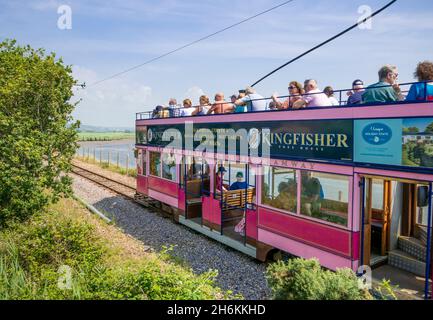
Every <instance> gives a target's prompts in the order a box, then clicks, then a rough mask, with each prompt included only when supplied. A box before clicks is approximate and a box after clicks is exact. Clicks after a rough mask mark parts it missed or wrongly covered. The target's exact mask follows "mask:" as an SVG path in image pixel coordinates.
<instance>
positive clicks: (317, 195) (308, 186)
mask: <svg viewBox="0 0 433 320" xmlns="http://www.w3.org/2000/svg"><path fill="white" fill-rule="evenodd" d="M302 197H303V198H304V199H305V200H304V201H305V202H304V208H303V210H302V212H303V214H305V215H307V216H312V215H313V213H318V212H320V210H321V209H322V200H323V199H324V198H325V195H324V192H323V187H322V184H321V183H320V180H319V179H317V178H313V175H312V173H311V172H303V173H302Z"/></svg>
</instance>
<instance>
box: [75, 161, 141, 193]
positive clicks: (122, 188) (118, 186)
mask: <svg viewBox="0 0 433 320" xmlns="http://www.w3.org/2000/svg"><path fill="white" fill-rule="evenodd" d="M72 173H73V174H75V175H77V176H80V177H82V178H84V179H87V180H89V181H92V182H94V183H96V184H98V185H100V186H102V187H104V188H106V189H109V190H110V191H113V192H114V193H117V194H119V195H121V196H124V197H125V198H128V199H130V200H136V190H135V187H132V186H130V185H127V184H125V183H122V182H119V181H116V180H113V179H110V178H108V177H106V176H103V175H100V174H98V173H96V172H93V171H90V170H87V169H85V168H82V167H80V166H77V165H75V164H73V165H72Z"/></svg>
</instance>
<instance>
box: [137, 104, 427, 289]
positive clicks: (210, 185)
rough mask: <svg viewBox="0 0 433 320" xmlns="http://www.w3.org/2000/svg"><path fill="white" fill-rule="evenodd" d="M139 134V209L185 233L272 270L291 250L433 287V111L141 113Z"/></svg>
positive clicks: (414, 107)
mask: <svg viewBox="0 0 433 320" xmlns="http://www.w3.org/2000/svg"><path fill="white" fill-rule="evenodd" d="M136 129H137V145H136V149H137V161H138V170H139V175H138V179H137V195H138V198H140V197H141V198H142V197H145V198H150V199H153V200H155V201H157V202H159V203H160V204H161V206H162V207H163V208H165V210H166V211H168V212H170V213H171V214H173V218H174V219H175V221H177V222H179V223H180V224H183V225H185V226H187V227H189V228H191V229H193V230H195V231H197V232H200V233H202V234H204V235H205V236H207V237H210V238H212V239H214V240H216V241H219V242H221V243H224V244H225V245H227V246H230V247H232V248H234V249H236V250H239V251H241V252H243V253H245V254H247V255H249V256H251V257H254V258H256V259H258V260H260V261H265V260H266V259H267V258H268V257H269V255H270V254H272V253H274V252H275V251H276V250H280V251H283V252H287V253H289V254H291V255H295V256H299V257H302V258H306V259H309V258H317V259H318V260H319V261H320V263H321V264H322V265H323V266H324V267H326V268H329V269H332V270H335V269H337V268H344V267H347V268H351V269H353V270H354V271H357V270H358V268H359V267H361V266H370V267H372V268H374V267H376V268H378V270H379V269H380V268H388V269H385V271H384V272H388V273H387V274H386V275H387V276H389V275H390V274H389V273H390V272H391V273H392V272H393V271H392V270H405V271H404V272H406V274H411V275H416V276H418V278H417V279H419V278H420V277H421V278H424V279H431V274H432V272H431V266H432V264H431V260H432V255H431V224H432V201H431V200H432V198H431V197H432V182H433V102H431V101H428V100H427V99H426V101H419V102H416V103H407V102H401V103H395V104H387V105H367V106H345V107H338V108H335V107H334V108H311V109H303V110H297V111H267V112H258V113H242V114H225V115H211V116H197V117H185V118H183V117H174V118H162V119H161V118H158V119H151V118H150V114H148V113H140V114H137V121H136ZM218 135H220V136H221V135H222V138H220V137H217V136H218ZM226 142H227V143H226ZM230 144H232V145H231V146H232V147H234V146H235V148H234V149H235V151H234V149H233V148H230ZM245 146H246V148H245ZM242 150H243V151H242ZM233 186H234V187H233ZM390 270H391V271H390ZM378 272H379V271H378ZM391 276H392V274H391ZM424 285H425V287H424ZM429 287H430V284H429V280H425V284H424V282H423V284H422V288H423V290H424V289H425V293H427V296H428V295H429V291H430V288H429Z"/></svg>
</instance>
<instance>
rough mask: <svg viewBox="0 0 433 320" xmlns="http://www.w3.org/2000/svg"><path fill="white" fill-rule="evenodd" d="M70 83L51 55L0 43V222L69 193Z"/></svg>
mask: <svg viewBox="0 0 433 320" xmlns="http://www.w3.org/2000/svg"><path fill="white" fill-rule="evenodd" d="M74 84H75V80H74V79H73V77H72V69H71V68H70V67H68V66H65V65H64V64H63V62H62V60H61V59H57V58H56V56H55V55H54V54H49V55H48V54H46V53H45V52H44V51H43V50H34V49H32V48H30V47H28V46H27V47H21V46H19V45H17V44H16V42H15V41H4V42H0V227H2V226H5V225H7V224H9V223H11V222H14V221H23V220H26V219H27V218H29V217H30V216H32V215H33V214H35V213H37V212H39V211H41V210H42V209H44V208H45V207H46V206H47V205H48V204H50V203H54V202H56V201H58V200H59V198H60V197H62V196H64V195H67V194H70V192H71V179H70V178H68V176H67V175H65V174H63V173H64V172H69V171H70V169H71V167H70V161H71V159H72V157H73V156H74V153H75V150H76V148H77V144H76V140H77V133H76V129H77V127H78V126H79V123H78V122H76V123H75V122H74V121H73V118H72V116H71V114H72V111H73V110H74V107H75V105H73V104H71V103H70V102H69V100H70V98H71V97H72V94H73V92H72V88H73V85H74Z"/></svg>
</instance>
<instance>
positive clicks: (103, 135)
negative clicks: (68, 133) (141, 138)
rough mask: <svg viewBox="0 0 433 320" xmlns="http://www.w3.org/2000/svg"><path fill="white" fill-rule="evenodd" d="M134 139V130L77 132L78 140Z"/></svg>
mask: <svg viewBox="0 0 433 320" xmlns="http://www.w3.org/2000/svg"><path fill="white" fill-rule="evenodd" d="M125 139H135V133H134V132H79V133H78V140H79V141H115V140H125Z"/></svg>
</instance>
